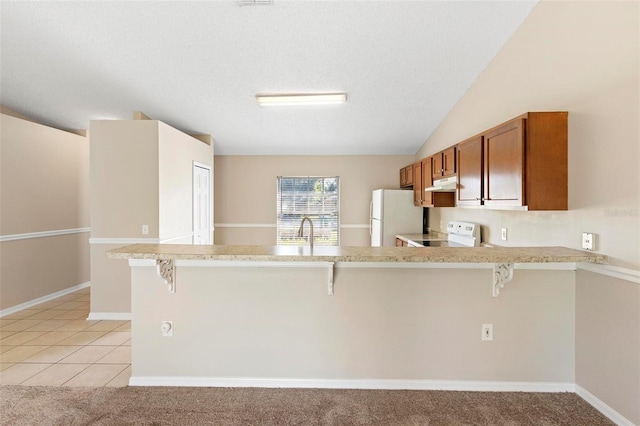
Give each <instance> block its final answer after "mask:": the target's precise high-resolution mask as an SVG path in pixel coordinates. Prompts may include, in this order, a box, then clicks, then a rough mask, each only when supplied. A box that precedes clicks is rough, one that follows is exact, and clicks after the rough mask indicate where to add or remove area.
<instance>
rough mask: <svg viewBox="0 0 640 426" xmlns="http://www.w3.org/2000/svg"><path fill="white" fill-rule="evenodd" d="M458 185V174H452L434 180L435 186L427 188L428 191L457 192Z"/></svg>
mask: <svg viewBox="0 0 640 426" xmlns="http://www.w3.org/2000/svg"><path fill="white" fill-rule="evenodd" d="M457 187H458V178H457V177H456V176H450V177H446V178H442V179H437V180H434V181H433V186H430V187H429V188H425V189H424V190H425V191H428V192H455V191H456V188H457Z"/></svg>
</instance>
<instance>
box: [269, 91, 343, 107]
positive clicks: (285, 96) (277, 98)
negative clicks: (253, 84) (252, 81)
mask: <svg viewBox="0 0 640 426" xmlns="http://www.w3.org/2000/svg"><path fill="white" fill-rule="evenodd" d="M346 100H347V94H346V93H279V94H278V93H258V94H257V95H256V102H257V103H258V105H260V106H298V105H300V106H302V105H327V104H343V103H345V102H346Z"/></svg>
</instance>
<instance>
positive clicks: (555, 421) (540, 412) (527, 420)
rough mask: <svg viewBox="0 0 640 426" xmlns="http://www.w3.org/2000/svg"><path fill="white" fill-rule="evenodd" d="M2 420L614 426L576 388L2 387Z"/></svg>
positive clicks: (49, 422)
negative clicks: (569, 390)
mask: <svg viewBox="0 0 640 426" xmlns="http://www.w3.org/2000/svg"><path fill="white" fill-rule="evenodd" d="M0 424H2V425H12V426H13V425H65V426H67V425H225V426H226V425H265V426H266V425H385V426H386V425H429V426H438V425H443V426H444V425H446V426H455V425H509V426H515V425H536V426H550V425H571V426H574V425H589V426H597V425H611V424H613V423H611V422H609V421H608V419H606V418H605V417H604V416H602V415H601V414H600V413H599V412H598V411H597V410H595V409H594V408H593V407H591V406H590V405H589V404H588V403H587V402H585V401H584V400H582V399H581V398H580V397H579V396H577V395H576V394H573V393H524V392H450V391H385V390H332V389H262V388H167V387H126V388H69V387H29V386H0Z"/></svg>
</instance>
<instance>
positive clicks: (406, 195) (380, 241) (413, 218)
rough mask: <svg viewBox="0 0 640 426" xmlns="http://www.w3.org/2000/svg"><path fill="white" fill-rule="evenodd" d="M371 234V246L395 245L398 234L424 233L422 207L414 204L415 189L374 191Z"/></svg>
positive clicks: (371, 208)
mask: <svg viewBox="0 0 640 426" xmlns="http://www.w3.org/2000/svg"><path fill="white" fill-rule="evenodd" d="M369 234H371V247H382V246H389V247H390V246H395V245H396V234H422V208H421V207H416V206H414V205H413V191H408V190H402V189H376V190H375V191H373V197H372V199H371V206H370V210H369Z"/></svg>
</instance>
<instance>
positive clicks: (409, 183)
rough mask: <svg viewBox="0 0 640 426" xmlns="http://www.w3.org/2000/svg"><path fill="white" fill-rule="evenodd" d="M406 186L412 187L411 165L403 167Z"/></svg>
mask: <svg viewBox="0 0 640 426" xmlns="http://www.w3.org/2000/svg"><path fill="white" fill-rule="evenodd" d="M405 169H406V173H405V176H406V186H413V164H412V165H410V166H407V167H405Z"/></svg>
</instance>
